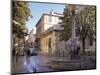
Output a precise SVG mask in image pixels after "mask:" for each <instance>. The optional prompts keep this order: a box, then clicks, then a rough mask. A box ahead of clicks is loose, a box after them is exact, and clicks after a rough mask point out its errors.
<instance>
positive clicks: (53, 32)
mask: <svg viewBox="0 0 100 75" xmlns="http://www.w3.org/2000/svg"><path fill="white" fill-rule="evenodd" d="M61 16H63V15H62V14H59V13H55V12H50V13H44V14H43V15H42V16H41V18H40V20H39V21H38V23H37V24H36V41H37V45H38V49H40V51H41V53H43V54H48V55H53V56H54V55H56V56H57V55H62V56H63V54H64V53H65V52H66V50H65V42H64V41H59V32H60V31H61V30H62V29H63V28H62V27H61V26H60V25H59V22H61V20H60V19H59V17H61ZM61 52H63V53H61Z"/></svg>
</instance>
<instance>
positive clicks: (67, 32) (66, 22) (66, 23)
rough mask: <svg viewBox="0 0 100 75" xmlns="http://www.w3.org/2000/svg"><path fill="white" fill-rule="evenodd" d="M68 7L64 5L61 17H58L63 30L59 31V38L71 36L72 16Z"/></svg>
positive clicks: (66, 38) (64, 38) (63, 38)
mask: <svg viewBox="0 0 100 75" xmlns="http://www.w3.org/2000/svg"><path fill="white" fill-rule="evenodd" d="M69 8H70V7H67V6H66V7H65V9H64V13H63V15H64V16H63V17H60V19H61V20H62V22H61V23H60V24H61V25H62V27H63V28H64V30H62V32H61V35H60V36H61V38H60V40H68V39H69V38H70V37H71V30H72V16H71V11H70V10H69Z"/></svg>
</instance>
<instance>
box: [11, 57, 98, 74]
mask: <svg viewBox="0 0 100 75" xmlns="http://www.w3.org/2000/svg"><path fill="white" fill-rule="evenodd" d="M95 67H96V66H95V65H94V64H91V63H90V62H88V61H84V60H82V61H81V60H68V59H66V57H65V58H59V57H50V56H44V55H37V56H31V58H30V60H26V57H25V56H19V57H18V62H16V61H15V62H14V64H13V65H12V72H13V73H17V74H19V73H28V74H29V73H39V72H53V71H61V70H62V71H63V70H66V71H67V70H76V69H77V70H80V69H92V68H93V69H95Z"/></svg>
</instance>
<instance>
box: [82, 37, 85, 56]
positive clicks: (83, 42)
mask: <svg viewBox="0 0 100 75" xmlns="http://www.w3.org/2000/svg"><path fill="white" fill-rule="evenodd" d="M82 46H83V55H84V54H85V39H83V40H82Z"/></svg>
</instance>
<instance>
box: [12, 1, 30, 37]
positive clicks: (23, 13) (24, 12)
mask: <svg viewBox="0 0 100 75" xmlns="http://www.w3.org/2000/svg"><path fill="white" fill-rule="evenodd" d="M30 16H31V14H30V9H29V8H28V3H27V2H23V1H17V0H13V1H12V21H13V23H12V33H13V34H16V36H17V37H19V38H22V37H23V36H24V29H25V23H26V21H27V20H28V18H29V17H30Z"/></svg>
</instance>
